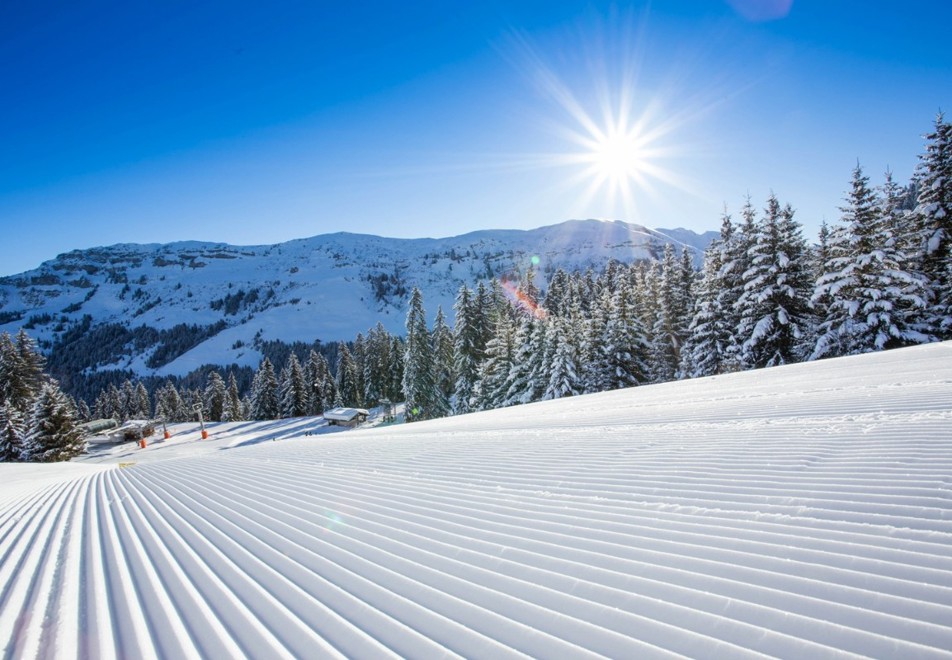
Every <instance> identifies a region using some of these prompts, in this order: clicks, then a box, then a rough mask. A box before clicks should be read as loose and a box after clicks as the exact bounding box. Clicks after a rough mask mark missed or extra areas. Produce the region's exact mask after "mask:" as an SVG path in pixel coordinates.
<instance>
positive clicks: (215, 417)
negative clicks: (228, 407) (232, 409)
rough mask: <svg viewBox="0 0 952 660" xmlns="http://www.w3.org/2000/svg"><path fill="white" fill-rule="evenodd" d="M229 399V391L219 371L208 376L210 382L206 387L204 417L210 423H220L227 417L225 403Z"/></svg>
mask: <svg viewBox="0 0 952 660" xmlns="http://www.w3.org/2000/svg"><path fill="white" fill-rule="evenodd" d="M227 398H228V390H227V389H226V388H225V380H224V379H223V378H222V377H221V374H220V373H218V372H217V371H212V372H211V373H209V374H208V381H207V383H206V385H205V398H204V406H203V407H204V413H203V414H204V416H205V419H206V420H207V421H209V422H220V421H222V419H223V418H224V417H225V403H226V401H227Z"/></svg>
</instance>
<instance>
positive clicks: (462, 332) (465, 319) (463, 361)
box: [452, 284, 482, 415]
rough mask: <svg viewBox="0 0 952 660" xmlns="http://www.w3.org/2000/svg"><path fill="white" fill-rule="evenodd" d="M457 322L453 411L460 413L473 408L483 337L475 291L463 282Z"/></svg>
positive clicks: (457, 310) (457, 307)
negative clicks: (473, 292) (474, 296)
mask: <svg viewBox="0 0 952 660" xmlns="http://www.w3.org/2000/svg"><path fill="white" fill-rule="evenodd" d="M454 310H455V312H456V325H455V327H454V328H453V372H454V373H455V375H456V382H455V383H454V386H453V395H452V401H453V414H456V415H461V414H465V413H468V412H471V411H472V410H474V405H475V404H474V400H473V397H474V395H475V389H476V382H477V380H478V379H479V362H480V359H481V357H482V351H481V349H480V341H481V337H480V335H479V333H480V329H479V323H478V321H477V314H478V309H477V308H476V304H475V301H474V298H473V294H472V292H471V291H470V290H469V289H468V288H467V287H466V285H465V284H464V285H462V286H461V287H460V289H459V292H458V293H457V294H456V304H455V305H454Z"/></svg>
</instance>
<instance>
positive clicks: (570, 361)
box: [542, 317, 585, 400]
mask: <svg viewBox="0 0 952 660" xmlns="http://www.w3.org/2000/svg"><path fill="white" fill-rule="evenodd" d="M580 337H581V333H580V332H579V327H578V325H577V324H576V323H573V321H572V319H571V317H555V318H553V319H552V321H551V323H550V324H549V329H548V332H547V333H546V341H547V350H546V356H547V367H548V369H547V376H548V381H547V382H546V386H545V390H544V391H543V392H542V398H543V399H544V400H548V399H560V398H562V397H567V396H574V395H577V394H582V392H583V391H584V385H585V384H584V379H583V365H582V351H581V346H580Z"/></svg>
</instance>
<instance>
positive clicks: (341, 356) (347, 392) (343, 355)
mask: <svg viewBox="0 0 952 660" xmlns="http://www.w3.org/2000/svg"><path fill="white" fill-rule="evenodd" d="M357 372H358V369H357V362H356V360H354V356H353V355H352V354H351V352H350V349H349V348H347V344H345V343H343V342H341V343H340V344H338V345H337V373H336V375H335V376H336V383H337V394H338V396H337V399H338V400H339V401H340V404H341V405H343V406H359V405H360V404H361V400H360V382H359V381H358V378H357Z"/></svg>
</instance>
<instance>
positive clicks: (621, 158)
mask: <svg viewBox="0 0 952 660" xmlns="http://www.w3.org/2000/svg"><path fill="white" fill-rule="evenodd" d="M592 142H593V144H592V153H591V165H592V168H593V170H594V173H595V174H597V175H598V176H600V177H602V178H603V179H606V180H608V181H611V182H612V183H615V184H619V183H622V182H624V181H627V180H629V179H632V178H634V177H636V176H638V175H639V174H640V173H641V172H642V171H643V170H644V167H645V165H646V162H645V160H644V154H643V153H642V148H641V147H642V145H640V144H639V140H638V135H637V134H635V133H634V132H633V131H628V132H623V131H611V132H609V133H606V134H603V135H601V136H599V137H598V138H596V139H594V140H593V141H592Z"/></svg>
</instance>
